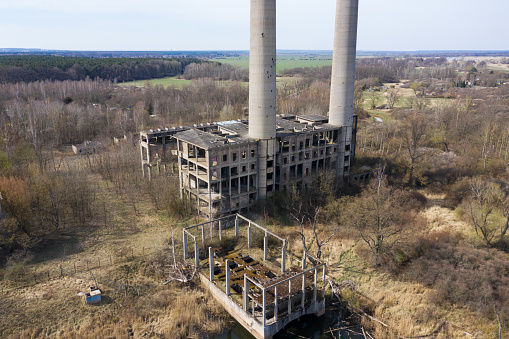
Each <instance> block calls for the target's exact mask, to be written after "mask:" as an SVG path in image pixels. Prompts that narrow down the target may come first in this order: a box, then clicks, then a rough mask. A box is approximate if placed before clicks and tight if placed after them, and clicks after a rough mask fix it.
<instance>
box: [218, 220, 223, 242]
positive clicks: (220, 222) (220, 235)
mask: <svg viewBox="0 0 509 339" xmlns="http://www.w3.org/2000/svg"><path fill="white" fill-rule="evenodd" d="M221 240H223V222H222V221H221V219H219V241H221Z"/></svg>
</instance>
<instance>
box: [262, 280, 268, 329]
mask: <svg viewBox="0 0 509 339" xmlns="http://www.w3.org/2000/svg"><path fill="white" fill-rule="evenodd" d="M262 299H263V305H262V306H263V311H262V314H263V326H264V327H265V324H266V317H265V315H266V313H265V312H267V291H265V289H263V290H262Z"/></svg>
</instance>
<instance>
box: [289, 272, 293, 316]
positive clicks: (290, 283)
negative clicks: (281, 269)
mask: <svg viewBox="0 0 509 339" xmlns="http://www.w3.org/2000/svg"><path fill="white" fill-rule="evenodd" d="M290 314H292V280H291V279H290V280H289V281H288V315H290Z"/></svg>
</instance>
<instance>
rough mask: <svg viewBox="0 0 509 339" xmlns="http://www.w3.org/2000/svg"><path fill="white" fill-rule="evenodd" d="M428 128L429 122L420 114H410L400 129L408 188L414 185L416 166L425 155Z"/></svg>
mask: <svg viewBox="0 0 509 339" xmlns="http://www.w3.org/2000/svg"><path fill="white" fill-rule="evenodd" d="M428 126H429V122H428V120H427V119H426V118H425V117H424V116H423V114H422V113H410V114H407V115H406V117H405V119H404V121H403V124H402V126H401V129H400V132H401V139H402V142H403V146H404V148H405V149H406V151H407V152H408V158H409V164H408V171H409V175H408V184H409V185H410V186H413V185H414V184H415V174H416V173H415V172H416V167H417V165H418V164H419V163H420V161H421V160H422V158H423V157H424V156H426V155H427V151H426V150H425V149H423V147H424V145H425V144H426V143H427V140H428V136H427V132H428Z"/></svg>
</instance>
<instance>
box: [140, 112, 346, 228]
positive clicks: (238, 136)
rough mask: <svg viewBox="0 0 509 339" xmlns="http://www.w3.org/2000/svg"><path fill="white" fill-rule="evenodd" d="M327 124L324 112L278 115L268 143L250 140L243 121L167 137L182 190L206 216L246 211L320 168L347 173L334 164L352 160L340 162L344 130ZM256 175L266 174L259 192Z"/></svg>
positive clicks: (303, 179)
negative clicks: (172, 146)
mask: <svg viewBox="0 0 509 339" xmlns="http://www.w3.org/2000/svg"><path fill="white" fill-rule="evenodd" d="M327 122H328V119H327V117H323V116H292V115H287V116H278V117H277V119H276V137H275V138H274V139H270V140H268V141H266V140H256V139H253V138H251V136H250V135H249V130H248V123H249V122H248V121H247V120H241V121H229V122H221V123H217V124H206V125H199V126H196V127H194V126H193V127H188V129H186V130H183V131H181V132H179V133H175V134H173V135H172V136H171V138H172V139H173V140H175V141H176V143H177V153H178V154H177V156H178V170H179V180H180V189H181V192H182V194H183V195H185V196H187V197H189V198H190V199H191V201H192V202H193V204H195V206H196V208H197V209H198V210H199V213H200V214H201V215H203V216H206V217H207V218H209V220H210V219H213V218H215V217H218V216H220V215H226V214H230V213H237V212H241V211H242V212H244V211H247V210H248V209H249V207H250V206H251V205H252V204H253V203H255V202H256V201H258V200H260V199H264V198H266V197H267V196H270V195H272V193H273V192H274V191H276V190H280V189H286V188H287V187H288V186H289V185H291V184H295V185H297V186H298V187H299V186H302V185H305V184H306V182H308V181H309V180H310V179H311V178H312V177H313V176H314V175H315V174H317V173H318V171H320V170H334V171H336V173H339V174H340V175H345V174H347V173H348V172H349V168H348V167H342V168H339V169H338V168H336V166H337V164H338V163H341V164H343V163H349V161H350V159H348V158H344V159H342V160H341V161H339V160H338V157H339V156H342V157H349V155H346V156H345V155H344V154H350V153H349V151H346V152H345V150H343V149H341V147H342V143H341V141H342V140H343V139H344V133H343V129H342V128H341V127H338V126H332V125H330V124H328V123H327ZM143 135H145V134H143ZM148 139H150V137H148ZM169 142H170V141H166V144H168V143H169ZM267 143H271V144H272V146H271V147H273V148H274V155H273V156H272V157H267V156H266V154H267V153H266V147H267ZM260 154H261V155H260ZM264 166H265V167H264ZM259 176H264V178H265V184H266V186H265V187H263V189H262V190H261V189H260V186H259V182H260V181H259V180H258V177H259ZM262 197H263V198H262Z"/></svg>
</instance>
